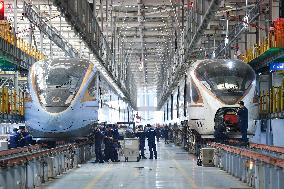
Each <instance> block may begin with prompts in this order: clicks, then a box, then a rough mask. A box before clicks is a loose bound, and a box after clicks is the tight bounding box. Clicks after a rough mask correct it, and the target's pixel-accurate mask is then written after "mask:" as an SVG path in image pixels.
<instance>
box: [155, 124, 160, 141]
mask: <svg viewBox="0 0 284 189" xmlns="http://www.w3.org/2000/svg"><path fill="white" fill-rule="evenodd" d="M155 130H156V138H157V142H160V135H161V129H160V126H157V127H156V129H155Z"/></svg>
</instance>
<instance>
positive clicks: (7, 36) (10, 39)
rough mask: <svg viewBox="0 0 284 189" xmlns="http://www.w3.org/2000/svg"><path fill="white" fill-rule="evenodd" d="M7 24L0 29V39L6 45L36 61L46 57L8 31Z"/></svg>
mask: <svg viewBox="0 0 284 189" xmlns="http://www.w3.org/2000/svg"><path fill="white" fill-rule="evenodd" d="M8 24H9V23H6V24H5V25H4V26H3V24H2V26H1V27H0V28H1V29H0V37H1V38H3V39H4V40H5V41H6V42H7V43H10V44H12V45H14V46H16V47H18V48H19V49H21V51H23V52H25V53H26V54H28V55H30V56H31V57H33V58H35V59H36V60H42V59H45V58H46V56H45V55H44V54H43V53H42V52H40V51H38V50H37V49H36V48H35V47H33V46H32V45H31V44H29V43H27V42H25V41H24V40H23V39H21V38H19V37H16V36H15V35H14V34H13V33H12V32H11V30H10V28H9V27H7V26H6V25H8Z"/></svg>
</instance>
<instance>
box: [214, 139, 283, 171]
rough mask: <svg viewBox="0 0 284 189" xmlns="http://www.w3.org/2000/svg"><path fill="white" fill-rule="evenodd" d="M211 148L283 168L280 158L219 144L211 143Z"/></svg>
mask: <svg viewBox="0 0 284 189" xmlns="http://www.w3.org/2000/svg"><path fill="white" fill-rule="evenodd" d="M211 146H212V147H214V148H219V149H222V150H224V151H227V152H230V153H233V154H237V155H240V156H243V157H247V158H250V159H252V160H255V161H261V162H265V163H267V164H270V165H274V166H277V167H280V168H284V159H282V158H277V157H272V156H269V155H266V154H261V153H259V152H254V151H251V150H248V149H244V148H237V147H233V146H228V145H225V144H220V143H212V144H211Z"/></svg>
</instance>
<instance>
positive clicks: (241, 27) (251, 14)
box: [212, 1, 261, 58]
mask: <svg viewBox="0 0 284 189" xmlns="http://www.w3.org/2000/svg"><path fill="white" fill-rule="evenodd" d="M260 2H261V1H259V2H258V3H256V4H255V5H254V6H253V7H252V8H251V9H250V10H249V11H248V13H247V15H246V16H247V21H243V22H239V23H238V24H237V25H236V26H235V27H234V28H233V29H232V30H231V31H230V33H229V34H228V37H227V39H228V43H227V44H225V43H221V44H220V45H219V46H218V47H217V48H216V49H215V50H214V51H213V52H212V58H217V57H219V56H221V55H222V53H224V52H225V51H226V49H228V48H229V47H230V44H231V43H232V42H234V41H235V40H236V39H237V38H238V37H239V35H240V34H241V33H242V32H244V31H246V28H247V27H248V25H249V24H250V23H251V22H253V21H254V20H255V19H256V18H257V17H258V16H259V14H260V10H259V7H260V6H259V4H260Z"/></svg>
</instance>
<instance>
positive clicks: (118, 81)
mask: <svg viewBox="0 0 284 189" xmlns="http://www.w3.org/2000/svg"><path fill="white" fill-rule="evenodd" d="M53 2H54V4H55V5H56V6H57V7H58V8H59V10H60V11H61V12H62V13H63V14H64V15H65V17H66V18H67V20H68V22H70V23H71V25H72V26H74V28H75V30H76V31H77V32H79V34H80V36H81V37H82V39H83V40H84V41H85V42H86V44H87V45H88V47H89V48H90V50H91V51H92V52H93V53H94V54H95V56H96V58H97V59H98V61H99V62H100V65H101V67H102V70H103V71H105V72H106V73H107V75H108V76H109V77H110V78H111V80H113V81H114V83H115V85H117V86H118V88H119V89H120V90H121V91H122V93H123V94H124V96H125V97H126V99H127V101H128V102H129V103H130V104H131V105H132V107H133V108H134V109H136V100H135V97H136V88H135V86H134V85H133V82H129V80H131V79H132V73H131V72H126V73H123V74H122V73H121V72H122V68H120V66H119V65H118V63H117V62H116V61H115V57H114V56H113V55H114V53H113V52H112V51H111V48H110V45H109V44H108V41H107V40H106V38H105V36H104V35H103V32H102V31H101V28H100V26H99V24H98V22H97V20H96V18H94V17H93V13H92V11H91V9H90V7H89V4H88V2H87V1H85V0H84V1H74V0H73V1H71V0H70V1H67V0H64V1H58V0H54V1H53Z"/></svg>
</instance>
